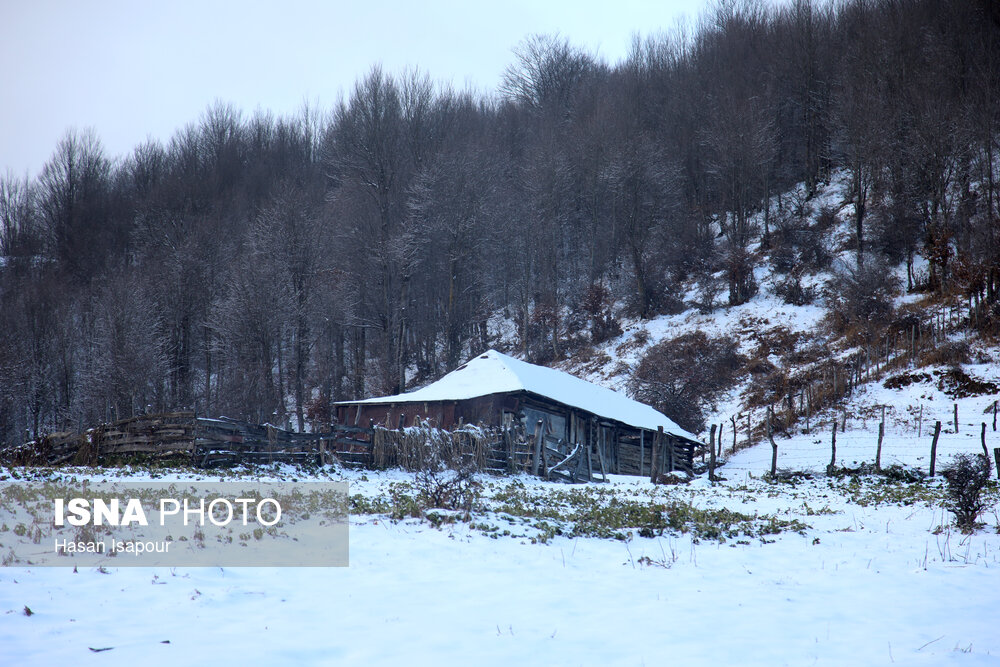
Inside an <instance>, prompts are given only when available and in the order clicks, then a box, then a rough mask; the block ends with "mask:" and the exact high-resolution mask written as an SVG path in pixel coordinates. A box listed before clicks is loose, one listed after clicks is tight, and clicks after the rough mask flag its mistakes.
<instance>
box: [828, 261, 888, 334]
mask: <svg viewBox="0 0 1000 667" xmlns="http://www.w3.org/2000/svg"><path fill="white" fill-rule="evenodd" d="M898 291H899V280H898V279H897V278H896V276H894V275H893V274H892V272H891V271H890V270H889V267H888V266H887V264H886V262H884V261H879V260H878V259H876V258H872V257H870V256H866V257H865V259H864V260H863V261H862V262H861V263H860V264H857V265H856V264H849V263H843V264H841V265H840V266H839V267H838V268H837V269H836V270H835V271H834V274H833V277H832V278H831V279H830V281H829V282H828V283H827V287H826V300H827V320H828V321H829V322H830V325H831V326H832V328H833V330H834V331H836V332H837V333H840V334H855V335H858V336H860V337H861V338H863V339H864V340H866V341H868V342H870V341H871V340H873V339H874V338H876V337H877V336H878V335H879V333H880V332H881V331H882V330H883V329H884V328H885V322H888V321H890V320H891V318H892V314H893V305H892V302H893V297H895V296H896V294H897V293H898Z"/></svg>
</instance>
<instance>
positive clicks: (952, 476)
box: [941, 454, 990, 533]
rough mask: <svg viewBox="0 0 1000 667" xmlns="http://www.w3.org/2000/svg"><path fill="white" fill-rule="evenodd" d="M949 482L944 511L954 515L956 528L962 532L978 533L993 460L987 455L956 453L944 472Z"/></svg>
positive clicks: (942, 472) (942, 473)
mask: <svg viewBox="0 0 1000 667" xmlns="http://www.w3.org/2000/svg"><path fill="white" fill-rule="evenodd" d="M941 475H942V476H943V477H944V478H945V480H946V481H947V482H948V500H947V502H946V504H945V508H946V509H947V510H948V511H949V512H951V513H952V514H954V515H955V525H957V526H958V528H959V529H960V530H961V531H962V532H963V533H972V532H974V531H975V530H976V527H977V526H976V522H977V521H978V519H979V515H980V514H982V512H983V510H984V509H986V503H985V501H984V500H983V490H984V489H985V488H986V484H987V482H989V479H990V460H989V458H988V457H987V456H986V455H984V454H956V455H955V456H953V457H952V460H951V463H949V464H948V465H947V466H945V468H943V469H942V470H941Z"/></svg>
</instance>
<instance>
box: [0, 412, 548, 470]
mask: <svg viewBox="0 0 1000 667" xmlns="http://www.w3.org/2000/svg"><path fill="white" fill-rule="evenodd" d="M530 451H531V447H530V445H529V443H528V442H527V439H526V438H525V437H524V434H523V430H521V431H520V432H519V431H518V430H516V429H508V430H497V429H488V428H483V427H479V426H472V425H466V426H462V427H459V428H458V429H456V430H454V431H445V430H443V429H438V428H434V427H433V426H431V425H429V424H427V423H424V424H421V425H418V426H413V427H409V428H404V429H401V430H388V429H385V428H383V427H381V426H376V425H369V426H368V427H367V428H364V427H356V426H340V425H334V426H333V427H331V428H329V430H328V431H327V432H325V433H294V432H291V431H286V430H284V429H280V428H277V427H276V426H273V425H269V424H263V425H258V424H250V423H247V422H242V421H239V420H235V419H229V418H226V417H218V418H206V417H198V416H196V415H195V414H194V413H193V412H173V413H165V414H155V415H140V416H136V417H130V418H128V419H123V420H120V421H116V422H113V423H110V424H102V425H101V426H98V427H96V428H94V429H91V430H89V431H87V432H86V433H83V434H79V433H70V432H60V433H52V434H49V435H46V436H44V437H42V438H40V439H38V440H34V441H32V442H28V443H26V444H23V445H19V446H16V447H9V448H7V449H4V450H0V461H2V462H4V463H8V464H13V465H66V464H76V465H94V464H99V463H114V462H122V461H175V462H180V463H187V464H189V465H194V466H196V467H200V468H208V467H213V466H224V465H233V464H237V463H273V462H291V463H320V464H322V463H330V462H333V461H334V460H336V461H339V462H340V463H341V464H343V465H347V466H353V467H365V468H390V467H400V468H404V469H407V470H418V469H421V468H423V467H425V466H427V465H429V464H430V463H432V462H440V463H442V464H444V465H447V466H451V467H457V466H460V465H462V466H472V467H474V468H475V469H477V470H490V471H494V472H514V471H517V470H527V469H528V468H529V467H530Z"/></svg>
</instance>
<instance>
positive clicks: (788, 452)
mask: <svg viewBox="0 0 1000 667" xmlns="http://www.w3.org/2000/svg"><path fill="white" fill-rule="evenodd" d="M848 187H849V182H848V179H847V178H846V176H844V175H843V174H840V175H839V176H835V177H834V178H833V179H831V181H830V183H828V184H827V185H826V186H825V187H823V188H821V189H820V191H819V192H818V193H817V194H816V196H815V197H814V198H812V199H809V200H805V202H804V204H803V208H804V211H803V216H804V217H805V218H806V219H807V224H809V225H812V226H814V227H816V226H817V220H816V218H817V217H819V216H821V215H823V214H824V212H826V213H825V214H827V215H829V212H832V211H836V214H835V221H834V223H833V224H832V225H830V226H829V227H828V228H827V229H825V230H824V231H823V236H822V239H821V242H822V243H823V244H824V245H825V246H827V247H828V248H830V249H832V253H833V257H832V260H831V262H830V266H829V268H827V269H825V270H819V271H812V272H808V271H807V272H804V273H803V274H802V275H801V282H802V284H803V286H804V287H806V288H808V289H812V290H813V292H814V295H815V298H814V300H813V302H812V303H810V304H807V305H792V304H790V303H787V301H786V299H784V298H783V297H782V296H781V295H780V291H781V287H780V285H781V283H782V281H784V280H785V279H786V275H783V274H781V273H779V272H778V271H776V270H774V268H773V267H774V258H773V257H772V256H771V252H770V251H769V250H768V249H765V248H761V247H760V244H757V245H756V246H755V247H754V248H753V251H754V252H755V253H756V254H757V256H758V258H759V264H760V266H759V267H758V269H757V271H756V280H757V282H758V284H759V292H758V294H757V295H756V296H754V297H753V298H752V299H751V300H750V301H749V302H747V303H745V304H742V305H739V306H732V307H729V306H726V305H725V304H724V303H723V302H724V299H722V298H721V297H717V298H716V300H715V304H714V307H713V308H712V310H711V312H705V311H706V308H704V307H700V308H699V307H697V306H696V305H695V303H696V302H697V301H698V299H699V291H700V285H699V283H698V281H697V279H692V280H691V281H690V282H689V283H688V284H686V285H685V289H686V294H685V302H686V303H687V305H688V308H687V309H686V310H684V311H683V312H680V313H678V314H674V315H663V316H659V317H657V318H654V319H652V320H648V321H643V320H636V319H632V320H629V319H623V320H622V328H623V329H624V333H622V334H621V335H620V336H618V337H616V338H613V339H611V340H610V341H608V342H606V343H604V344H602V345H600V346H597V347H596V348H595V349H594V350H593V351H592V352H591V353H590V354H588V355H587V356H586V358H584V359H580V358H572V357H571V358H570V359H568V360H567V361H565V362H562V363H561V364H560V367H562V368H563V369H564V370H570V371H572V372H575V373H577V374H579V375H581V376H583V377H586V378H587V379H589V380H591V381H593V382H597V383H601V384H604V385H606V386H610V387H612V388H615V389H617V390H619V391H626V392H628V391H630V389H631V387H630V384H629V380H630V377H631V374H632V373H633V372H634V370H635V368H636V367H637V366H638V364H639V363H640V361H641V359H642V357H643V355H644V354H645V353H647V352H648V351H649V350H650V349H651V348H653V347H654V346H656V345H657V343H660V342H662V341H669V340H671V339H676V338H678V337H680V336H683V335H685V334H691V333H694V332H701V333H704V334H706V335H707V336H709V337H710V338H715V337H718V338H721V339H726V340H732V341H733V342H735V343H736V345H737V348H738V350H739V352H740V353H741V354H743V355H745V356H746V357H747V358H748V359H751V361H752V362H753V363H757V364H758V365H767V366H769V367H773V370H772V376H777V375H781V376H783V377H785V378H789V379H790V382H789V384H790V385H791V386H793V387H794V384H795V381H796V380H798V379H800V378H805V377H811V378H814V379H815V378H817V377H821V376H822V373H823V372H824V368H823V367H822V366H821V364H820V363H819V362H818V359H821V358H823V359H833V360H837V361H839V362H841V363H843V364H845V365H847V364H849V363H850V360H852V359H855V358H857V357H859V356H860V357H864V355H865V354H866V352H869V349H866V348H865V347H864V346H860V345H858V344H857V341H852V340H849V339H848V338H846V337H844V336H841V335H838V334H836V333H834V332H832V331H831V328H830V326H829V324H828V322H827V321H826V317H827V312H828V306H827V302H826V301H827V295H826V294H825V292H826V291H827V285H828V283H829V282H830V280H831V278H832V277H833V272H834V271H835V270H837V269H838V268H840V267H844V266H851V265H853V263H854V262H855V261H856V260H855V257H856V256H855V253H854V251H853V250H851V249H849V245H850V237H851V228H850V226H851V224H852V219H851V214H852V211H853V205H850V204H849V203H847V202H849V192H848ZM794 195H795V193H790V194H786V195H785V197H786V198H789V197H792V196H794ZM800 196H801V197H803V199H804V195H802V194H801V193H800ZM758 222H759V221H758ZM926 266H927V264H926V261H924V260H923V259H922V258H920V257H919V256H916V257H915V261H914V268H913V271H914V274H916V275H920V273H921V271H926ZM891 273H895V274H896V276H897V277H898V278H899V280H900V283H901V284H902V286H903V289H901V290H900V293H899V294H898V295H897V296H896V297H895V303H894V308H895V311H896V313H897V316H898V317H899V318H900V319H902V318H903V317H906V318H909V319H907V320H906V321H928V320H932V319H933V318H937V317H943V318H945V319H947V318H951V319H948V320H947V321H948V322H951V323H953V326H951V327H950V328H945V330H944V331H945V333H944V334H941V333H938V334H937V336H938V342H937V345H939V346H940V347H949V346H950V347H952V348H954V347H958V348H960V349H966V348H967V352H966V356H967V357H968V359H969V363H962V364H956V363H954V362H952V363H933V361H934V359H933V355H930V354H917V355H912V356H911V355H908V354H905V353H904V352H903V351H901V350H900V349H899V347H900V345H903V346H904V347H905V341H904V342H903V343H900V340H901V339H902V337H901V336H896V338H895V339H893V340H894V342H895V343H896V346H895V347H894V348H893V350H892V351H891V360H892V364H891V366H890V367H889V368H884V367H881V366H876V365H874V364H873V365H872V366H871V367H870V368H869V369H868V370H867V371H865V372H863V373H862V377H860V378H858V380H857V386H856V387H851V391H850V392H849V393H847V395H845V396H843V397H836V398H835V399H834V400H826V401H825V402H822V403H820V402H817V404H816V405H815V406H814V407H812V412H811V414H809V418H808V420H807V419H806V418H805V412H806V409H805V408H804V407H803V406H802V405H801V403H800V402H799V401H800V400H801V399H802V394H801V393H800V390H795V389H790V390H788V391H790V392H792V393H794V394H795V397H794V398H795V401H796V405H795V406H794V407H795V411H796V419H795V421H794V424H793V425H792V426H791V427H790V428H787V429H780V428H778V427H777V426H776V429H775V430H776V438H777V444H778V452H779V453H778V465H779V466H780V467H789V468H799V467H808V466H810V465H813V464H815V465H819V462H820V461H821V460H822V456H821V455H820V453H821V452H825V453H826V456H827V458H826V460H825V461H822V465H823V466H824V467H825V465H826V464H827V463H829V457H830V454H831V448H830V444H831V443H830V441H831V434H830V430H831V427H832V421H833V420H834V419H836V420H837V421H838V424H839V426H838V428H840V429H841V430H842V429H843V428H844V427H846V429H847V430H846V432H843V430H842V432H841V433H840V434H839V436H838V450H839V454H838V457H837V463H838V464H841V465H857V464H860V463H863V462H867V463H873V462H874V461H875V456H876V446H877V432H878V423H879V421H880V420H881V417H882V414H883V408H884V414H885V419H886V425H885V435H886V438H887V440H886V444H885V446H884V448H883V459H882V462H883V463H884V464H886V465H889V464H891V463H894V462H897V463H903V462H905V463H906V464H909V465H919V466H921V467H923V468H926V467H927V465H928V458H929V453H930V444H931V436H932V434H933V430H934V423H935V421H940V422H942V434H941V439H940V443H939V447H938V467H939V468H940V465H941V462H942V461H945V460H947V459H948V458H949V457H950V455H951V454H954V453H958V452H969V453H977V452H981V451H982V444H981V424H982V423H983V422H986V423H987V424H988V429H987V433H986V444H987V447H988V449H989V451H990V452H991V455H992V450H993V448H994V447H998V446H1000V433H998V432H997V431H996V430H995V429H994V427H993V413H992V405H993V404H994V402H995V401H996V400H997V398H998V397H1000V393H998V392H1000V389H998V387H1000V366H998V364H997V363H996V360H997V359H1000V347H998V346H997V345H996V343H993V342H989V341H984V340H982V339H980V338H979V337H978V336H976V335H975V334H974V333H970V332H969V331H968V329H967V328H966V327H964V326H962V325H961V324H960V323H959V322H958V320H957V319H956V318H958V317H960V316H958V315H956V314H955V313H956V312H961V306H959V307H958V309H957V310H956V309H955V304H956V303H957V301H956V298H955V297H954V296H951V297H948V298H944V297H939V296H935V295H933V294H927V293H923V294H922V293H907V292H906V290H905V285H906V267H905V264H900V265H899V266H897V267H894V268H892V269H891ZM924 333H925V335H926V332H924ZM876 344H881V341H879V343H876ZM954 368H961V373H959V374H958V375H957V376H956V375H955V373H954V370H953V369H954ZM826 373H827V377H826V381H827V382H828V383H829V382H832V381H834V380H833V379H832V378H831V377H829V371H826ZM963 373H964V375H962V374H963ZM769 379H770V378H767V377H765V378H763V381H767V380H769ZM839 381H840V382H841V383H843V382H844V381H845V380H844V378H843V377H841V378H840V380H839ZM761 382H762V378H761V377H760V376H758V375H755V374H753V373H746V374H744V376H743V377H742V378H741V380H740V381H739V382H738V383H737V384H735V385H734V386H732V388H731V389H730V390H728V391H726V392H724V393H723V394H722V395H721V396H720V397H719V398H718V399H717V400H715V401H711V402H709V403H708V404H707V405H706V410H705V424H706V428H705V429H704V430H703V431H702V432H701V433H700V437H701V438H702V439H703V440H705V441H707V440H708V437H709V432H708V428H707V427H708V426H709V425H711V424H717V425H720V427H721V429H722V430H721V433H722V440H721V442H722V445H723V446H724V447H725V450H724V451H725V452H726V453H727V454H730V453H732V451H733V445H734V442H733V432H732V426H733V424H734V421H733V420H734V418H735V425H736V430H737V434H736V435H737V439H736V443H735V445H736V447H735V449H737V450H742V449H745V448H746V447H748V446H759V448H760V449H759V451H757V452H741V453H740V454H739V455H737V456H733V457H732V460H731V461H730V465H732V466H735V467H739V468H740V469H748V470H749V469H752V470H753V471H754V472H760V473H762V472H765V471H766V470H767V469H768V468H769V466H770V457H771V446H770V444H769V443H768V442H767V441H766V438H765V433H766V429H765V427H764V423H765V422H766V419H767V407H768V405H769V404H770V405H771V407H773V409H774V410H775V412H776V414H782V412H783V410H785V409H786V407H787V406H786V405H785V404H784V403H783V402H780V401H774V402H770V403H769V402H767V401H761V396H762V393H763V392H762V391H760V385H761ZM970 382H971V383H972V385H971V386H970V385H969V383H970ZM780 398H781V399H782V400H784V399H785V398H786V397H785V396H781V397H780ZM956 406H957V408H958V418H959V429H958V430H959V432H958V433H957V434H956V433H955V428H954V424H953V421H954V414H955V407H956ZM748 418H749V419H750V422H751V429H752V433H751V435H750V438H749V440H748V437H747V431H746V423H747V419H748ZM890 440H891V443H892V444H891V445H890V444H889V442H890ZM750 462H755V463H754V464H753V465H754V466H755V467H752V468H749V467H748V466H751V463H750Z"/></svg>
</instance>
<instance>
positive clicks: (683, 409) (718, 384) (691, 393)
mask: <svg viewBox="0 0 1000 667" xmlns="http://www.w3.org/2000/svg"><path fill="white" fill-rule="evenodd" d="M745 363H746V360H745V358H744V357H743V356H742V355H740V354H739V352H737V349H736V344H735V343H734V342H733V341H732V340H730V339H727V338H721V337H720V338H709V337H708V336H706V335H705V334H704V333H702V332H700V331H696V332H694V333H688V334H684V335H682V336H678V337H677V338H673V339H671V340H666V341H662V342H660V343H658V344H656V345H654V346H653V347H651V348H650V349H649V350H648V351H647V352H646V354H645V355H644V356H643V358H642V360H641V361H640V362H639V365H638V366H637V367H636V369H635V371H633V373H632V378H631V382H630V386H631V390H632V394H633V395H634V396H635V398H636V399H637V400H640V401H643V402H644V403H648V404H650V405H652V406H653V407H655V408H656V409H658V410H660V411H661V412H663V413H664V414H666V415H668V416H669V417H670V418H671V419H673V420H674V421H676V422H677V423H678V424H679V425H680V426H682V427H683V428H686V429H688V430H689V431H692V432H698V431H700V430H701V429H702V428H703V426H704V419H703V417H702V412H703V410H704V409H705V407H707V406H708V405H710V404H711V403H712V401H714V400H715V398H716V397H717V396H718V395H719V394H720V393H721V392H722V391H725V390H726V389H729V388H730V387H731V386H732V385H733V384H734V382H735V381H736V379H737V377H738V376H739V375H740V374H741V373H742V372H743V368H744V365H745Z"/></svg>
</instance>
